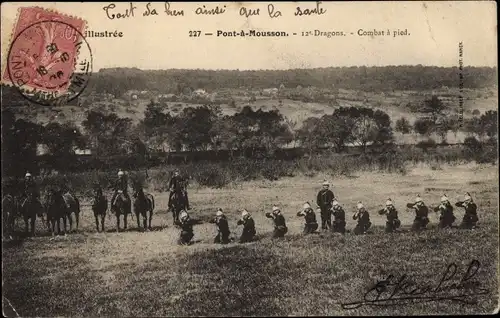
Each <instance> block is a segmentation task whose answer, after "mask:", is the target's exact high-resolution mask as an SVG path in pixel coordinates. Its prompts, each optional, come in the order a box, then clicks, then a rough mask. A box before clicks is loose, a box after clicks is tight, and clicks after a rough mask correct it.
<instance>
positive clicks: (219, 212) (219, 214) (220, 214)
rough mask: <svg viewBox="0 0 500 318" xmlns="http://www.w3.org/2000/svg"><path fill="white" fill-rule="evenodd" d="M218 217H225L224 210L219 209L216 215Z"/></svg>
mask: <svg viewBox="0 0 500 318" xmlns="http://www.w3.org/2000/svg"><path fill="white" fill-rule="evenodd" d="M215 215H216V216H223V215H224V213H223V212H222V209H218V210H217V213H216V214H215Z"/></svg>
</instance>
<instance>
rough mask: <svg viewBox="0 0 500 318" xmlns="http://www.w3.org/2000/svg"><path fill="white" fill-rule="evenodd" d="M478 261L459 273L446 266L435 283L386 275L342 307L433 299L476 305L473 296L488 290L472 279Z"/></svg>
mask: <svg viewBox="0 0 500 318" xmlns="http://www.w3.org/2000/svg"><path fill="white" fill-rule="evenodd" d="M480 267H481V264H480V263H479V261H478V260H473V261H471V262H470V264H469V266H468V268H467V271H466V272H465V273H464V274H463V276H460V275H459V274H457V265H456V264H453V263H452V264H450V265H448V267H447V268H446V270H445V272H444V274H443V275H442V277H441V279H440V281H439V283H438V284H437V285H434V284H430V285H428V284H420V285H419V284H418V282H413V281H411V279H410V278H409V277H408V276H407V275H406V274H404V275H402V276H401V277H400V278H399V279H398V278H396V277H395V276H394V275H392V274H391V275H389V276H388V277H387V278H386V279H384V280H382V281H379V282H377V283H376V284H375V286H373V287H372V288H371V289H370V290H368V291H367V292H366V293H365V295H364V297H363V300H361V301H356V302H352V303H343V304H342V308H343V309H348V310H349V309H356V308H359V307H362V306H365V305H369V306H396V305H406V304H414V303H423V302H433V301H455V302H461V303H464V304H476V303H477V299H475V297H474V296H482V295H487V294H489V293H490V291H488V290H487V289H484V288H482V287H481V284H480V283H479V282H478V281H474V280H472V278H473V277H474V276H475V275H476V274H477V272H478V271H479V268H480Z"/></svg>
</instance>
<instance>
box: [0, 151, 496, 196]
mask: <svg viewBox="0 0 500 318" xmlns="http://www.w3.org/2000/svg"><path fill="white" fill-rule="evenodd" d="M489 154H490V155H491V152H490V153H489ZM491 157H492V158H493V159H494V156H493V155H491ZM470 161H474V158H473V157H470V156H465V155H464V153H463V151H462V150H461V149H451V150H447V151H426V150H423V149H417V148H408V149H404V150H400V151H390V152H385V153H378V154H374V153H367V154H361V155H347V154H337V153H322V154H319V155H312V156H306V157H302V158H299V159H294V160H278V159H248V158H236V159H234V160H232V161H226V162H192V163H185V164H182V165H177V166H175V167H174V166H172V165H163V166H157V167H153V168H149V169H146V168H144V169H141V170H134V171H129V178H130V181H131V183H132V182H134V183H135V182H137V183H139V184H141V185H143V186H144V187H146V188H148V189H149V190H152V191H160V192H163V191H167V190H168V181H169V179H170V177H171V175H172V172H173V170H174V168H179V169H180V170H181V171H182V174H183V175H185V176H187V177H188V179H189V182H190V183H191V184H193V183H194V184H196V185H198V186H202V187H210V188H223V187H226V186H228V185H230V184H238V183H241V182H244V181H251V180H260V179H262V180H270V181H275V180H279V179H281V178H283V177H293V176H296V175H303V176H308V177H314V176H315V175H316V174H318V173H320V172H321V173H327V174H330V175H332V176H350V175H352V174H354V173H356V172H359V171H380V172H388V173H399V174H403V175H404V174H405V173H406V166H407V165H408V164H410V165H415V164H419V163H425V164H428V165H429V166H431V167H436V169H438V168H439V167H440V166H441V165H442V164H448V165H449V164H460V163H464V162H470ZM476 161H477V160H476ZM115 179H116V171H115V170H108V171H103V170H97V169H95V170H90V171H86V172H78V173H50V174H48V175H46V176H44V177H43V178H40V180H39V186H40V189H41V190H42V191H43V190H44V189H45V188H46V187H47V186H50V185H64V186H67V187H69V189H71V190H72V191H74V192H76V193H79V194H81V195H83V196H90V194H91V190H92V187H93V186H95V185H100V186H101V187H102V188H103V189H111V188H112V185H113V182H114V180H115ZM21 181H22V180H7V179H3V180H2V188H3V189H10V190H12V189H17V191H18V192H19V190H22V182H21Z"/></svg>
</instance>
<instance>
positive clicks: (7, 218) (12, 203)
mask: <svg viewBox="0 0 500 318" xmlns="http://www.w3.org/2000/svg"><path fill="white" fill-rule="evenodd" d="M18 210H19V209H18V202H17V200H16V198H15V197H14V196H13V195H10V194H7V195H6V196H4V197H3V198H2V225H3V229H2V234H3V235H5V236H6V237H10V238H12V234H13V233H14V222H15V219H16V216H17V213H18Z"/></svg>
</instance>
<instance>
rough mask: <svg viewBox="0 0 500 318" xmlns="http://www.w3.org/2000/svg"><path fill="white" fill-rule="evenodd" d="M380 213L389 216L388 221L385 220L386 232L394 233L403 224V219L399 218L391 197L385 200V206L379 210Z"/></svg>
mask: <svg viewBox="0 0 500 318" xmlns="http://www.w3.org/2000/svg"><path fill="white" fill-rule="evenodd" d="M378 213H379V214H381V215H384V214H385V215H386V216H387V222H385V232H386V233H392V232H394V231H396V229H397V228H399V227H400V226H401V221H399V219H398V211H397V210H396V208H395V207H394V204H393V203H392V200H391V199H390V198H389V199H387V201H386V202H385V208H384V209H381V210H379V211H378Z"/></svg>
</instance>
